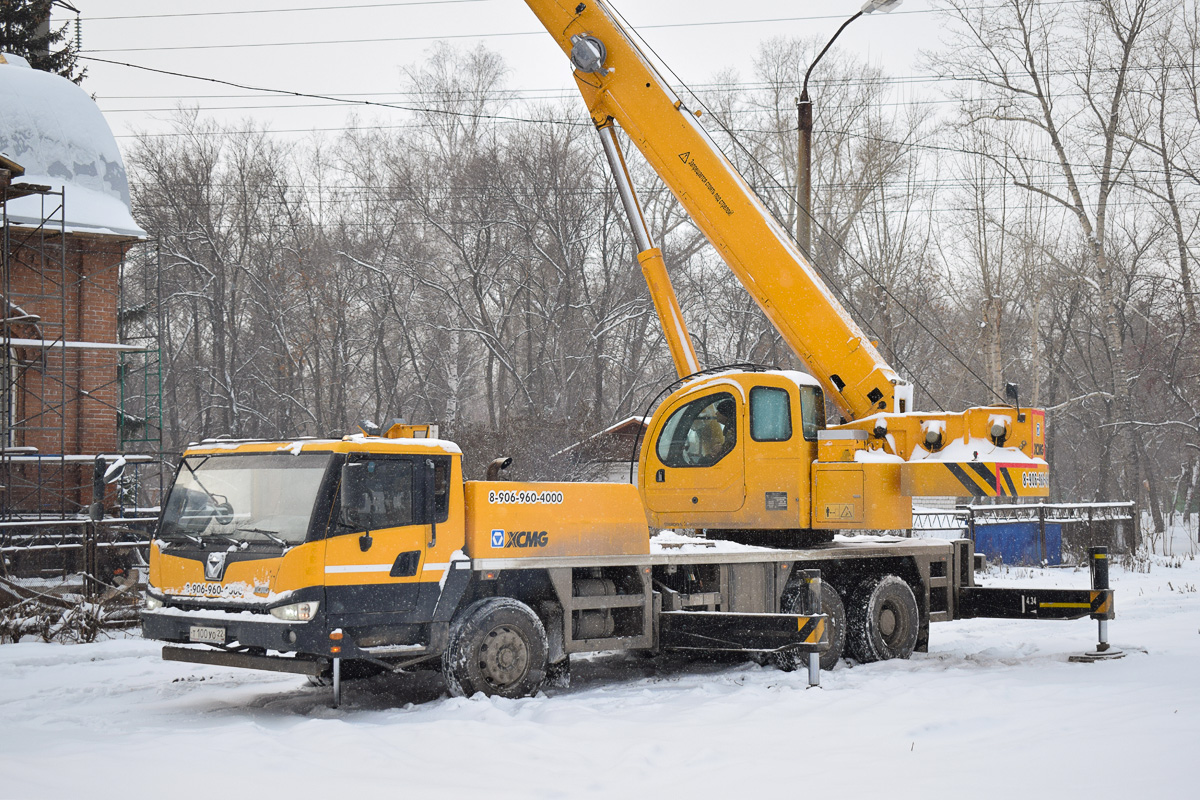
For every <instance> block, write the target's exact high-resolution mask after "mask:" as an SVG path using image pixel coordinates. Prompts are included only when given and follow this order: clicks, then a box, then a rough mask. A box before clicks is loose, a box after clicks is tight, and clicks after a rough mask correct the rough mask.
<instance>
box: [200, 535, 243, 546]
mask: <svg viewBox="0 0 1200 800" xmlns="http://www.w3.org/2000/svg"><path fill="white" fill-rule="evenodd" d="M208 535H209V536H211V537H213V538H216V539H224V540H225V541H227V542H231V543H233V544H236V545H237V546H238V547H245V546H246V542H244V541H243V540H241V539H235V538H234V537H232V536H230V535H229V534H227V533H210V534H208Z"/></svg>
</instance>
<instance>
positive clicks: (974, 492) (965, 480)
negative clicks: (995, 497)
mask: <svg viewBox="0 0 1200 800" xmlns="http://www.w3.org/2000/svg"><path fill="white" fill-rule="evenodd" d="M946 469H948V470H950V474H951V475H953V476H954V477H955V478H958V482H959V483H961V484H962V485H963V486H965V487H966V489H967V491H969V492H970V493H971V496H972V497H986V496H987V492H986V491H984V490H983V489H981V488H980V487H979V484H977V483H976V482H975V481H974V480H972V479H971V476H970V475H968V474H967V473H966V472H964V471H963V468H962V467H960V466H959V465H958V464H946Z"/></svg>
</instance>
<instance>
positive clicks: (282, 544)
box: [237, 528, 292, 548]
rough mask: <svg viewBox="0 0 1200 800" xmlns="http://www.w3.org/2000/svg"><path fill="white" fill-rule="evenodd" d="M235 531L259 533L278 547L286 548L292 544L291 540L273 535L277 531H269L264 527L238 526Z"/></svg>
mask: <svg viewBox="0 0 1200 800" xmlns="http://www.w3.org/2000/svg"><path fill="white" fill-rule="evenodd" d="M237 531H238V533H261V534H262V535H263V536H265V537H267V538H268V539H270V540H271V541H272V542H274V543H275V544H277V545H279V546H280V547H285V548H286V547H291V546H292V544H291V542H289V541H288V540H287V539H283V538H280V537H279V536H276V535H275V534H276V533H278V531H269V530H267V529H266V528H238V529H237Z"/></svg>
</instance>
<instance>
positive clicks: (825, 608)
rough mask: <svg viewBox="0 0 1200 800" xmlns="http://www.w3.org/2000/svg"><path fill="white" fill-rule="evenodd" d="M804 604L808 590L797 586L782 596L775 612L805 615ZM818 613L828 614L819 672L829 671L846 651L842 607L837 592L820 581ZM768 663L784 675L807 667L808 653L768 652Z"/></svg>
mask: <svg viewBox="0 0 1200 800" xmlns="http://www.w3.org/2000/svg"><path fill="white" fill-rule="evenodd" d="M808 605H809V603H808V589H807V588H805V587H803V586H798V587H796V588H794V589H788V590H787V592H785V593H784V595H783V599H782V600H780V601H779V610H780V611H782V612H783V613H784V614H807V613H809V609H808ZM821 613H822V614H828V615H829V621H828V622H827V623H826V626H827V634H828V637H829V649H828V650H826V651H825V652H824V653H821V669H833V668H834V667H836V666H837V663H838V662H839V661H841V660H842V651H843V650H845V648H846V607H845V606H843V605H842V598H841V597H840V596H839V595H838V593H837V590H836V589H834V588H833V587H832V586H830V585H829V583H828V582H827V581H821ZM771 661H772V662H774V664H775V666H777V667H779V668H780V669H781V670H783V671H784V672H791V671H792V670H796V669H806V668H807V667H808V654H807V653H800V652H796V651H795V650H785V651H783V652H780V653H772V654H771Z"/></svg>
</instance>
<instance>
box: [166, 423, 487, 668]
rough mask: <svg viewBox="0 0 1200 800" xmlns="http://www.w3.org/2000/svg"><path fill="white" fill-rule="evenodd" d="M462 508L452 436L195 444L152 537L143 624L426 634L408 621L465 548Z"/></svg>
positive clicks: (250, 639) (296, 637)
mask: <svg viewBox="0 0 1200 800" xmlns="http://www.w3.org/2000/svg"><path fill="white" fill-rule="evenodd" d="M463 519H464V508H463V481H462V455H461V452H460V451H459V450H458V448H457V446H455V445H454V444H453V443H450V442H445V441H441V440H436V439H428V438H421V439H418V438H409V437H399V438H380V437H366V436H350V437H346V438H345V439H342V440H306V441H299V442H290V443H288V442H283V443H262V442H244V443H226V442H211V443H205V444H202V445H199V446H195V447H192V448H190V449H189V450H188V451H187V452H186V454H185V455H184V457H183V460H182V462H181V465H180V468H179V471H178V474H177V477H176V480H175V484H174V487H173V488H172V492H171V494H170V499H169V501H168V503H167V506H166V508H165V509H164V512H163V517H162V520H161V523H160V528H159V531H158V534H157V536H156V537H155V540H154V542H153V543H152V545H151V550H150V589H149V592H148V597H149V600H148V613H147V614H146V615H145V617H144V623H145V626H146V632H147V635H149V636H151V637H152V638H157V639H163V640H166V641H178V642H188V641H192V642H195V641H202V642H206V643H212V644H217V645H222V646H224V645H228V644H229V643H231V642H237V643H238V644H239V645H240V646H245V647H250V648H257V649H264V650H277V651H281V652H286V651H298V652H309V653H313V652H318V653H324V652H326V651H327V650H328V649H329V647H330V646H331V645H330V642H329V640H328V631H332V630H338V629H341V630H344V631H353V632H354V633H355V641H358V642H361V643H363V644H364V645H366V646H371V645H384V644H388V643H389V640H396V639H404V640H405V641H408V642H411V641H413V640H414V639H423V638H425V637H424V636H423V634H424V633H425V632H423V631H417V630H413V629H412V627H413V626H417V627H419V626H420V625H422V624H424V623H427V622H428V621H429V620H430V619H432V617H433V611H434V608H435V606H436V605H437V603H438V600H439V598H440V596H441V589H442V586H443V585H444V583H445V579H446V575H447V572H448V571H449V570H450V569H451V566H452V561H453V560H454V559H455V558H456V557H458V558H460V559H461V558H462V555H461V551H462V548H463V531H464V523H463ZM205 612H211V618H205V617H204V616H203V615H204V613H205ZM229 612H235V613H229ZM332 646H334V647H337V646H338V645H337V644H336V641H335V643H334V644H333V645H332Z"/></svg>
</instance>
